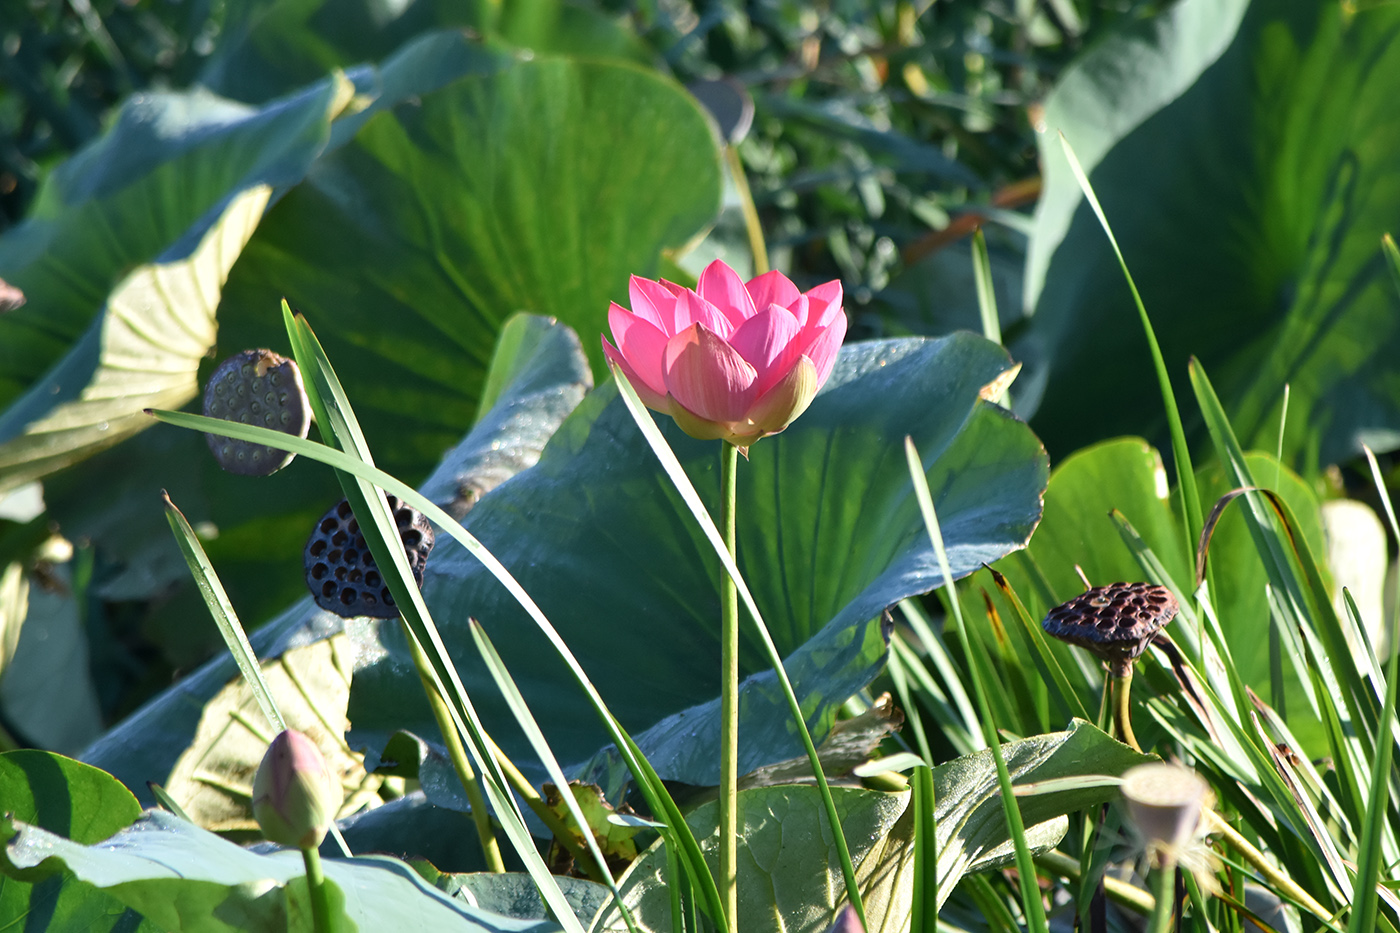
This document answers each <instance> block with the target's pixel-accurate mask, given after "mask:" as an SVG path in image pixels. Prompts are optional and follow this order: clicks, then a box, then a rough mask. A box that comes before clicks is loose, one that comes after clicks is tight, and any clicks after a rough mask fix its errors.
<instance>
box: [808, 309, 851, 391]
mask: <svg viewBox="0 0 1400 933" xmlns="http://www.w3.org/2000/svg"><path fill="white" fill-rule="evenodd" d="M804 336H805V334H804ZM845 339H846V315H845V313H844V312H843V311H841V310H840V308H837V311H836V317H835V318H833V319H832V321H831V323H830V324H829V325H827V327H826V328H824V329H822V330H820V331H818V332H817V334H816V336H815V337H814V338H813V340H812V342H811V343H809V344H808V345H807V348H806V349H805V350H803V351H802V353H803V356H805V357H807V358H808V359H809V360H811V361H812V365H814V366H816V367H817V386H818V388H820V387H821V386H823V385H825V384H826V380H827V377H828V376H830V375H831V368H832V367H833V366H835V365H836V354H837V353H838V352H839V351H840V350H841V341H843V340H845Z"/></svg>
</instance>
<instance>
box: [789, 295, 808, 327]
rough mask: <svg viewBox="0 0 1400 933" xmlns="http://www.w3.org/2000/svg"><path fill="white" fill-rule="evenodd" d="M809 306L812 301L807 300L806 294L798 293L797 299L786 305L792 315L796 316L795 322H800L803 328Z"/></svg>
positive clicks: (805, 323) (805, 324)
mask: <svg viewBox="0 0 1400 933" xmlns="http://www.w3.org/2000/svg"><path fill="white" fill-rule="evenodd" d="M811 307H812V303H811V302H810V301H808V300H807V296H806V295H798V296H797V300H796V301H794V302H793V303H792V304H790V305H788V310H790V311H791V312H792V316H793V317H795V318H797V323H799V324H801V325H802V326H803V328H806V326H807V318H808V314H809V311H810V309H811Z"/></svg>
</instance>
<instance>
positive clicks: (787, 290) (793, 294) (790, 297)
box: [745, 269, 802, 308]
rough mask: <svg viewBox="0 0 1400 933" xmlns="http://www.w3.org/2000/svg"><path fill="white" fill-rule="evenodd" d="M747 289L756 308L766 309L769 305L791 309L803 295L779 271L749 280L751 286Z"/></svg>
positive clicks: (775, 270)
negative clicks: (798, 297)
mask: <svg viewBox="0 0 1400 933" xmlns="http://www.w3.org/2000/svg"><path fill="white" fill-rule="evenodd" d="M745 288H747V289H748V292H749V295H750V296H751V297H752V298H753V303H754V307H756V308H766V307H768V306H769V305H782V306H783V307H784V308H791V307H792V303H793V302H794V301H796V300H797V296H798V295H801V294H802V293H801V292H800V291H798V290H797V286H796V285H794V284H792V280H791V279H789V278H788V277H787V276H785V275H783V274H782V273H781V272H779V271H778V270H777V269H774V270H773V271H772V272H765V273H763V274H762V275H760V276H759V277H758V278H755V279H749V284H748V285H746V286H745Z"/></svg>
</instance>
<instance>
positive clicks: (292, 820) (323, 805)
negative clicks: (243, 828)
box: [253, 729, 344, 849]
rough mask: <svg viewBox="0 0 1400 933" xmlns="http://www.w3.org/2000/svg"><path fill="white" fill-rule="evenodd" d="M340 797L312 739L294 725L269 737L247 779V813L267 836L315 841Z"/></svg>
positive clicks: (301, 844)
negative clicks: (259, 761)
mask: <svg viewBox="0 0 1400 933" xmlns="http://www.w3.org/2000/svg"><path fill="white" fill-rule="evenodd" d="M343 799H344V792H343V791H342V790H341V787H340V782H339V781H337V780H336V778H335V776H334V775H333V774H331V772H330V769H329V768H328V767H326V760H325V759H324V758H322V757H321V750H320V749H318V748H317V747H316V743H315V742H312V741H311V740H310V739H308V738H307V737H306V736H305V735H303V734H302V733H300V732H297V731H296V730H295V729H288V730H287V731H285V732H283V733H281V734H280V735H278V736H277V738H275V739H273V740H272V744H271V745H269V746H268V748H267V754H266V755H264V756H263V760H262V764H261V765H259V766H258V775H257V777H256V778H254V779H253V818H254V819H256V820H257V821H258V826H260V827H261V828H262V831H263V835H264V836H265V837H267V839H268V841H270V842H275V843H278V844H279V845H284V846H292V847H294V848H298V849H310V848H315V847H316V846H319V845H320V844H321V840H322V839H324V838H326V832H327V831H328V830H329V829H330V825H331V821H332V820H334V819H335V814H336V812H337V811H338V810H339V809H340V804H341V801H342V800H343Z"/></svg>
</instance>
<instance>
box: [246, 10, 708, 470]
mask: <svg viewBox="0 0 1400 933" xmlns="http://www.w3.org/2000/svg"><path fill="white" fill-rule="evenodd" d="M457 41H458V42H459V43H460V42H461V40H460V38H459V39H458V40H457ZM450 54H451V52H450V50H443V49H438V48H436V47H435V46H434V47H428V46H423V48H422V52H421V54H420V55H418V56H417V57H415V58H401V59H398V60H396V61H395V62H394V63H393V68H394V74H393V78H394V80H395V81H396V82H400V83H404V82H410V83H411V82H421V81H423V80H425V76H424V74H423V73H424V72H428V71H431V70H433V69H437V68H440V67H442V66H443V61H444V59H445V58H446V57H448V56H449V55H450ZM458 54H467V55H474V56H476V58H478V59H483V58H485V57H487V56H488V54H489V53H488V50H483V49H480V48H479V47H476V48H474V47H472V46H470V45H467V46H466V47H465V49H464V51H463V52H461V53H458ZM489 61H490V62H491V63H492V67H491V68H490V69H489V70H488V71H486V72H485V73H476V74H468V75H466V76H465V77H461V78H459V79H457V80H455V81H452V82H451V83H448V84H446V85H445V86H443V87H440V88H439V89H437V90H430V91H429V92H427V93H423V94H421V95H419V96H417V97H415V98H413V99H411V100H408V101H405V102H402V103H398V102H397V101H394V102H392V103H394V104H395V105H394V106H391V107H386V108H385V109H382V110H379V111H378V112H377V113H375V114H374V115H373V116H372V117H370V119H369V120H368V121H367V122H366V123H365V124H364V125H363V127H362V128H361V129H360V130H359V131H358V132H357V133H356V134H355V136H354V138H353V139H352V140H349V141H347V142H346V143H345V144H344V145H342V146H340V147H339V148H337V149H335V150H334V151H333V152H330V153H328V154H327V155H326V156H324V157H323V158H322V159H320V160H319V161H318V163H317V172H316V173H315V174H314V177H309V178H308V179H307V181H306V183H304V184H302V185H299V186H298V187H297V188H296V189H294V190H293V191H291V192H289V193H288V195H287V196H286V197H284V198H283V199H282V200H281V201H279V202H278V204H277V205H276V206H275V207H274V208H273V210H272V211H271V212H269V214H268V217H267V219H266V221H265V222H264V226H263V227H262V228H261V229H260V230H259V235H258V236H257V237H256V238H255V239H254V241H253V242H252V243H251V244H250V245H249V248H248V250H246V251H245V254H244V257H243V259H242V260H241V261H240V263H239V267H238V269H236V270H235V272H234V275H233V276H232V277H231V279H230V281H229V285H228V288H227V289H226V292H225V300H224V306H223V308H222V309H221V312H220V320H221V332H220V341H221V346H226V347H228V348H230V349H241V348H243V347H245V346H265V345H267V344H268V342H269V341H274V342H280V341H281V340H283V339H284V337H283V335H282V332H281V326H280V321H279V320H277V318H276V316H275V315H274V314H272V313H270V312H271V310H272V309H274V308H276V307H277V302H278V300H279V299H280V298H281V297H282V296H283V295H286V296H287V297H288V300H289V301H290V302H291V303H292V305H293V306H294V307H295V308H296V309H297V310H299V311H300V312H301V313H302V314H304V315H305V317H306V319H307V321H308V323H309V324H310V325H311V327H312V329H313V330H315V331H316V332H317V334H318V335H319V336H320V337H321V339H322V341H323V343H324V345H325V348H326V351H327V354H328V355H329V356H330V358H331V359H332V360H334V361H335V364H336V369H337V370H338V371H339V372H341V373H343V374H344V376H343V381H344V383H345V387H346V392H347V394H348V395H349V397H350V400H351V402H352V403H353V404H354V406H355V412H356V417H357V418H358V419H359V421H360V423H361V425H362V426H363V428H364V431H365V434H366V436H367V437H368V438H369V440H370V443H371V446H372V448H373V449H374V451H375V459H376V461H377V462H378V463H379V464H380V465H381V466H382V467H384V468H385V469H387V470H389V471H390V472H392V473H394V474H395V475H400V476H403V477H404V478H405V479H408V480H410V481H416V480H417V479H418V478H419V477H420V476H422V475H423V474H425V473H426V472H427V470H428V469H429V468H430V467H431V466H432V465H433V463H434V462H435V461H436V458H437V456H438V455H439V453H440V452H441V451H442V450H444V449H446V447H448V446H449V445H450V444H451V443H453V442H454V441H456V440H457V439H458V438H459V437H460V434H461V432H462V431H463V430H464V429H465V428H466V427H467V426H468V425H469V424H470V423H471V421H472V419H473V418H474V417H475V415H476V414H477V408H478V402H479V400H480V398H481V395H482V392H483V389H484V387H485V375H486V368H487V364H488V363H489V362H490V353H491V348H492V347H494V346H495V343H496V337H497V334H498V333H499V331H500V329H501V328H502V326H503V325H504V323H505V321H506V320H507V319H508V318H509V317H510V316H511V315H512V314H514V313H516V312H517V311H521V310H524V311H530V312H533V313H536V314H541V315H547V316H552V317H555V318H558V319H559V320H561V321H563V322H565V323H566V324H569V325H571V326H573V327H574V328H575V330H577V331H578V333H579V334H580V335H581V336H582V337H583V338H584V340H583V346H584V349H585V351H586V352H587V353H588V355H589V358H590V360H592V362H593V365H594V368H595V372H604V371H605V370H604V369H603V357H602V349H601V344H600V343H599V341H598V339H597V337H596V335H597V334H599V333H600V332H602V331H603V330H604V329H605V327H606V321H607V312H608V303H609V301H611V300H620V299H624V298H625V296H626V295H627V280H628V276H629V275H631V274H634V273H635V274H638V275H647V274H651V273H654V271H655V270H656V268H657V263H658V261H659V257H660V252H661V250H662V249H663V248H666V247H679V246H681V245H683V244H684V243H686V242H687V241H688V240H689V239H691V238H692V237H693V236H694V235H695V234H696V232H697V231H699V230H700V229H701V228H702V227H704V226H705V225H706V224H708V223H709V222H710V221H711V220H712V219H713V218H714V216H715V215H716V214H717V212H718V209H719V200H720V168H719V154H718V150H717V148H716V144H715V141H714V139H713V138H712V136H711V133H710V129H709V126H708V124H707V123H706V118H705V116H704V114H703V113H702V111H701V110H700V107H699V105H698V104H696V103H695V102H694V101H693V100H691V99H690V97H689V96H688V95H687V94H686V93H685V92H684V90H682V89H681V88H680V87H679V86H678V85H676V84H674V83H673V82H671V81H670V80H668V79H665V78H663V77H661V76H660V75H658V74H656V73H654V72H650V71H646V70H642V69H639V68H636V67H632V66H627V65H618V64H608V63H602V62H583V61H574V60H569V59H559V58H548V57H544V56H539V57H536V58H534V59H532V60H528V61H522V60H516V61H511V60H509V59H503V57H502V56H499V55H498V54H497V55H495V56H494V57H490V58H489ZM389 68H390V65H388V64H386V66H385V71H386V72H387V71H388V70H389ZM386 80H388V77H387V76H386Z"/></svg>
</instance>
